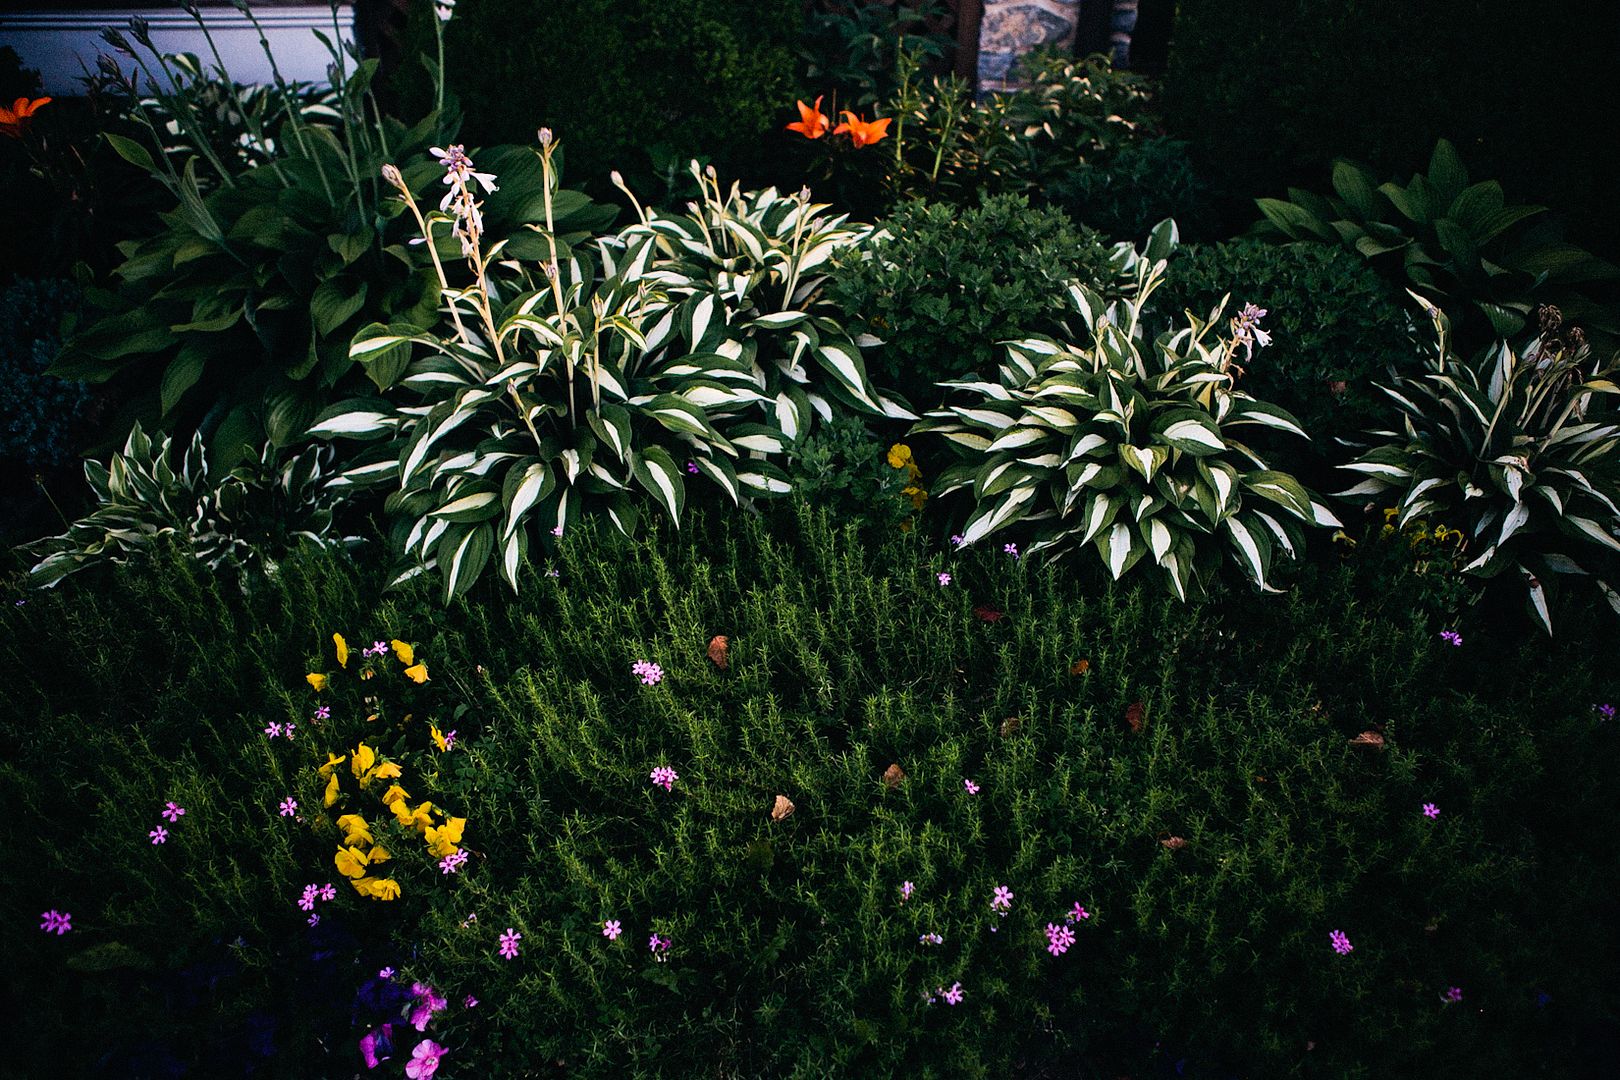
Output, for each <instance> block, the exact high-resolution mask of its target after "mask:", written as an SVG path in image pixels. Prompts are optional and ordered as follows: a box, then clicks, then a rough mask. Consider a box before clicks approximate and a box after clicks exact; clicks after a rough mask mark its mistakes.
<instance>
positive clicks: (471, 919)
mask: <svg viewBox="0 0 1620 1080" xmlns="http://www.w3.org/2000/svg"><path fill="white" fill-rule="evenodd" d="M477 921H478V912H476V911H474V912H470V913H469V914H468V915H467V917H466V918H465V919H462V920H461V928H462V929H463V930H465V929H467V927H469V926H471V925H472V924H473V923H475V922H477Z"/></svg>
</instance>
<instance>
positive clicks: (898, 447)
mask: <svg viewBox="0 0 1620 1080" xmlns="http://www.w3.org/2000/svg"><path fill="white" fill-rule="evenodd" d="M910 464H911V447H909V446H907V445H906V444H905V443H895V444H894V445H893V446H891V447H889V467H890V468H893V469H903V468H905V467H906V466H907V465H910Z"/></svg>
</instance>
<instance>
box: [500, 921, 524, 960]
mask: <svg viewBox="0 0 1620 1080" xmlns="http://www.w3.org/2000/svg"><path fill="white" fill-rule="evenodd" d="M522 939H523V935H522V934H520V933H518V932H517V931H516V930H514V929H512V928H511V927H510V926H508V927H507V928H506V933H504V934H502V935H501V950H500V951H501V955H502V956H504V957H505V958H506V959H508V960H511V959H512V958H513V957H515V956H517V954H518V942H519V941H521V940H522Z"/></svg>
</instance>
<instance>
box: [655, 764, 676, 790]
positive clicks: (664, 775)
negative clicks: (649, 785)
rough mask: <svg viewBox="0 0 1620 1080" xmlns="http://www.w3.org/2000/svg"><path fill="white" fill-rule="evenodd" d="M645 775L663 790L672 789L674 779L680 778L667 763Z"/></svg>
mask: <svg viewBox="0 0 1620 1080" xmlns="http://www.w3.org/2000/svg"><path fill="white" fill-rule="evenodd" d="M647 775H648V777H649V779H651V780H652V782H653V784H654V785H655V786H657V787H661V788H663V789H664V790H665V791H674V790H675V781H677V780H679V779H680V778H681V777H680V774H679V773H677V772H676V771H675V770H674V769H672V768H670V767H669V766H668V765H660V766H658V768H656V769H654V770H653V771H652V772H650V773H648V774H647Z"/></svg>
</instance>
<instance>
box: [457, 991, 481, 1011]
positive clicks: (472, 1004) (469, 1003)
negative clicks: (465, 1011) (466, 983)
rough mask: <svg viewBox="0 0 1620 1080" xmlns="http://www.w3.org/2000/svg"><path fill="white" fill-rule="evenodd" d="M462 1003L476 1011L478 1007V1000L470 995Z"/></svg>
mask: <svg viewBox="0 0 1620 1080" xmlns="http://www.w3.org/2000/svg"><path fill="white" fill-rule="evenodd" d="M461 1003H462V1004H463V1005H465V1006H467V1008H469V1009H476V1008H477V1007H478V999H477V998H475V997H473V996H472V995H471V994H468V995H467V996H466V998H465V999H464V1000H463V1001H462V1002H461Z"/></svg>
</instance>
